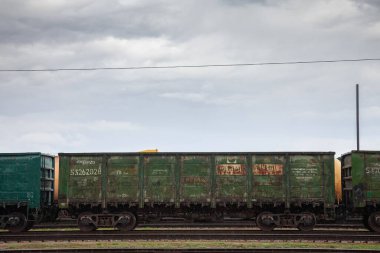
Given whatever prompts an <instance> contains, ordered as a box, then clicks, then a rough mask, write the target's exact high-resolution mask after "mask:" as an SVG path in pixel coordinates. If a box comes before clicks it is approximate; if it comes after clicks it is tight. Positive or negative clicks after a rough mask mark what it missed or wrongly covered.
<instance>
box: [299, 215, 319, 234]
mask: <svg viewBox="0 0 380 253" xmlns="http://www.w3.org/2000/svg"><path fill="white" fill-rule="evenodd" d="M316 223H317V219H316V218H315V215H314V214H313V213H302V214H301V218H300V223H299V224H298V227H297V228H298V229H299V230H301V231H311V230H313V229H314V226H315V224H316Z"/></svg>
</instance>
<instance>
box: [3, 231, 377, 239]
mask: <svg viewBox="0 0 380 253" xmlns="http://www.w3.org/2000/svg"><path fill="white" fill-rule="evenodd" d="M89 240H90V241H113V240H256V241H313V242H314V241H315V242H380V234H374V233H371V232H366V231H311V232H307V233H306V232H303V233H302V232H299V231H295V230H285V231H273V232H262V231H258V230H149V231H147V230H135V231H131V232H119V231H116V230H103V231H102V230H101V231H94V232H90V233H82V232H76V231H61V232H55V231H54V232H52V231H35V232H34V231H31V232H27V233H20V234H10V233H0V242H12V241H16V242H20V241H89Z"/></svg>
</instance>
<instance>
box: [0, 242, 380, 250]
mask: <svg viewBox="0 0 380 253" xmlns="http://www.w3.org/2000/svg"><path fill="white" fill-rule="evenodd" d="M78 248H132V249H133V248H143V249H148V248H154V249H181V248H193V249H202V248H220V249H253V248H305V249H307V248H328V249H371V250H380V244H379V243H338V242H336V243H335V242H328V243H325V242H314V243H309V242H282V241H278V242H258V241H208V240H207V241H187V240H178V241H177V240H176V241H171V240H157V241H155V240H152V241H143V240H136V241H97V242H93V241H92V242H91V241H85V242H76V241H71V242H10V243H0V250H11V249H78Z"/></svg>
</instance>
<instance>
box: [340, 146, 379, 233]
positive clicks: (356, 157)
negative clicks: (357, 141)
mask: <svg viewBox="0 0 380 253" xmlns="http://www.w3.org/2000/svg"><path fill="white" fill-rule="evenodd" d="M340 160H341V162H342V173H341V175H342V187H343V205H344V208H343V210H345V211H346V215H347V216H348V219H351V218H353V219H355V218H357V217H362V218H363V222H364V225H365V226H366V227H367V228H368V229H370V230H372V231H376V232H380V183H379V182H380V151H352V152H351V153H347V154H344V155H343V156H342V157H341V158H340Z"/></svg>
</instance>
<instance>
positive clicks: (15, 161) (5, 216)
mask: <svg viewBox="0 0 380 253" xmlns="http://www.w3.org/2000/svg"><path fill="white" fill-rule="evenodd" d="M53 198H54V156H50V155H45V154H41V153H0V227H1V228H7V229H8V230H10V231H11V232H21V231H24V230H27V229H29V228H31V227H32V225H33V223H34V222H35V221H37V220H39V219H41V217H42V215H43V213H44V210H47V208H49V207H51V206H52V204H53Z"/></svg>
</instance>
